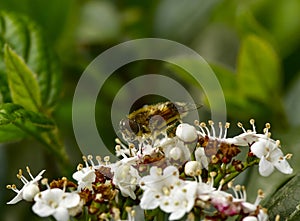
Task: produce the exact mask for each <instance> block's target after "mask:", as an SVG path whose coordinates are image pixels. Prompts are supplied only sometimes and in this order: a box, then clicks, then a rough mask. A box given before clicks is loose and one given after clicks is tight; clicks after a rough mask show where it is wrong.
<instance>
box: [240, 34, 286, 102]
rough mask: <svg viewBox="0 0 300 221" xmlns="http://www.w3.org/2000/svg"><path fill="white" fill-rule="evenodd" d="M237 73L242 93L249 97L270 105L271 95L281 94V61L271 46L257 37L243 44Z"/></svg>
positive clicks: (246, 40)
mask: <svg viewBox="0 0 300 221" xmlns="http://www.w3.org/2000/svg"><path fill="white" fill-rule="evenodd" d="M237 73H238V76H237V77H238V82H239V84H240V88H241V92H242V93H243V94H244V95H245V96H247V97H250V98H254V99H257V100H260V101H264V102H266V103H270V100H271V99H270V95H272V97H273V98H276V97H278V95H279V94H280V91H279V90H280V87H281V84H280V82H281V78H280V74H281V73H280V63H279V59H278V57H277V55H276V53H275V51H274V50H273V48H272V47H271V45H269V43H268V42H266V41H264V40H263V39H261V38H259V37H257V36H255V35H249V36H248V37H246V38H245V39H244V40H243V42H242V45H241V49H240V53H239V57H238V67H237ZM271 103H272V102H271Z"/></svg>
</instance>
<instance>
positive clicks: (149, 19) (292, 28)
mask: <svg viewBox="0 0 300 221" xmlns="http://www.w3.org/2000/svg"><path fill="white" fill-rule="evenodd" d="M0 10H4V11H10V12H15V13H18V14H24V15H26V16H28V17H29V18H31V19H32V20H33V21H35V22H36V23H37V24H38V25H39V26H40V27H41V28H42V31H43V33H44V35H45V37H46V39H47V42H46V43H47V46H48V47H49V48H52V49H54V50H55V52H56V54H57V56H58V58H59V61H60V63H61V66H62V72H63V76H62V77H63V87H62V91H61V100H59V101H58V102H57V104H58V105H57V108H56V111H55V118H56V120H57V122H58V125H59V128H60V130H61V134H62V135H61V136H62V139H63V140H64V142H65V144H66V146H67V149H68V150H67V151H68V154H69V155H70V159H71V163H72V164H73V165H74V170H75V168H76V166H77V164H78V163H80V162H81V155H80V151H79V149H78V147H77V144H76V142H75V140H74V135H73V129H72V122H71V120H72V115H71V111H72V110H71V107H72V96H73V93H74V90H75V87H76V84H77V81H78V79H79V78H80V76H81V74H82V72H83V71H84V69H85V68H86V67H87V65H88V64H89V63H90V62H91V61H92V60H93V59H94V58H95V57H96V56H97V55H99V54H100V53H101V52H103V51H104V50H106V49H108V48H110V47H112V46H114V45H116V44H118V43H121V42H124V41H127V40H132V39H136V38H144V37H155V38H166V39H170V40H174V41H177V42H180V43H182V44H184V45H186V46H188V47H190V48H192V49H194V50H195V51H197V52H198V53H199V54H200V55H201V56H202V57H203V58H204V59H205V60H206V61H207V62H208V63H209V64H210V65H211V67H212V68H213V70H214V71H215V73H216V75H217V76H218V78H219V81H220V83H221V85H222V88H223V91H224V94H225V98H226V103H227V113H228V121H229V122H231V123H232V128H231V130H230V134H237V133H238V132H239V130H238V129H237V127H236V126H235V124H236V123H237V122H238V121H241V122H244V123H245V125H246V126H248V125H249V124H248V121H249V119H250V118H255V119H256V122H257V127H258V130H259V131H261V130H262V129H263V127H264V124H265V123H266V122H270V123H271V125H272V129H271V131H272V136H273V138H274V139H281V142H282V148H283V149H284V153H287V152H291V153H293V154H294V157H293V158H292V160H291V164H292V166H293V167H294V168H295V171H298V169H299V167H300V165H299V163H298V164H297V162H299V160H300V153H299V148H300V136H299V134H300V114H299V113H300V99H299V96H300V13H299V11H300V1H299V0H289V1H284V0H248V1H238V0H197V1H196V0H195V1H181V0H162V1H158V0H154V1H139V0H128V1H122V0H109V1H100V0H99V1H96V0H93V1H89V0H81V1H80V0H51V1H41V0H23V1H19V0H1V1H0ZM168 72H172V73H173V72H174V73H175V74H176V76H177V77H178V79H179V81H180V82H181V83H182V84H184V85H186V86H187V87H189V86H190V90H194V91H195V90H197V89H195V88H194V87H193V86H192V85H193V82H191V80H190V79H187V78H185V77H184V76H185V75H184V74H182V73H181V72H180V70H177V69H176V68H172V67H170V66H168V65H165V64H162V63H157V62H154V61H148V62H137V63H135V64H130V65H127V66H126V67H124V68H121V69H120V70H119V73H122V74H121V75H120V74H119V75H114V76H113V77H112V78H111V79H110V80H109V82H107V84H106V86H105V87H104V88H103V90H102V91H101V93H102V94H101V96H103V98H104V99H103V100H104V101H103V103H101V104H99V105H102V106H101V107H102V108H101V110H102V112H99V113H98V114H97V118H98V122H99V124H98V127H99V131H100V132H101V135H102V136H103V137H104V140H105V142H106V143H107V145H110V146H112V147H113V146H114V138H115V136H116V135H115V134H114V132H113V130H112V126H111V125H109V123H107V122H105V121H104V120H105V119H109V116H110V112H109V108H110V105H111V102H112V100H113V97H114V95H115V93H116V92H117V90H118V89H119V88H120V87H121V86H122V85H123V84H125V83H126V82H127V81H128V80H129V79H132V78H134V77H135V76H138V75H139V74H141V73H142V74H146V73H168ZM199 90H200V89H199ZM199 96H200V93H199ZM199 100H201V99H200V98H199ZM150 102H151V101H150ZM203 102H204V103H205V101H203ZM103 107H106V108H103ZM101 110H100V111H101ZM106 116H108V118H107V117H106ZM201 120H208V119H206V118H203V119H201ZM0 163H1V166H0V189H1V191H0V201H1V207H0V210H1V211H0V214H1V215H0V220H4V221H15V220H43V219H41V218H38V217H36V216H35V215H33V214H32V212H31V208H30V207H31V206H30V204H28V203H26V202H20V203H18V204H17V205H13V206H8V205H6V204H5V202H7V201H9V200H10V199H11V198H12V197H14V193H13V192H12V191H9V190H6V189H5V186H6V184H10V183H16V184H17V186H20V185H19V184H20V183H19V180H17V179H16V177H15V174H16V173H17V171H18V169H19V168H23V169H25V166H26V165H29V166H30V167H31V170H32V172H33V173H34V174H37V173H38V172H39V171H40V170H42V169H46V170H47V172H46V176H47V177H49V179H52V178H57V177H61V176H63V175H64V174H62V173H61V172H60V171H59V170H58V169H57V168H58V167H57V166H56V164H57V162H56V161H55V159H54V158H53V156H51V155H50V154H49V153H48V152H47V151H45V150H44V149H43V148H42V147H41V145H40V144H39V143H37V142H35V141H33V140H31V139H26V140H24V141H20V142H18V143H8V144H1V148H0ZM256 169H257V168H256ZM286 178H287V176H282V175H280V174H278V173H274V174H273V175H272V176H271V177H268V178H262V177H260V176H258V175H257V172H256V170H253V171H252V173H251V174H249V176H247V179H243V181H244V182H247V186H248V193H249V194H248V195H249V198H250V200H251V199H252V200H253V199H254V198H255V196H256V191H257V189H258V188H262V189H264V190H265V192H266V194H268V193H271V192H272V191H274V190H275V189H276V188H277V187H278V186H279V185H280V183H281V182H282V181H283V180H285V179H286ZM45 220H46V219H45Z"/></svg>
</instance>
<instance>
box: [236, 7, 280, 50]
mask: <svg viewBox="0 0 300 221" xmlns="http://www.w3.org/2000/svg"><path fill="white" fill-rule="evenodd" d="M235 21H236V26H237V29H238V30H239V32H240V33H241V35H242V36H247V35H249V34H254V35H257V36H259V37H260V38H261V39H264V40H265V41H267V42H268V43H269V44H270V43H271V44H272V46H277V43H276V41H275V39H274V37H273V36H272V35H271V34H270V33H269V32H268V31H267V30H266V29H265V28H264V27H263V26H262V25H261V24H260V23H259V22H258V21H257V20H256V18H255V17H254V16H253V14H252V12H251V11H250V10H249V9H248V8H247V9H245V10H241V11H239V12H238V13H237V18H236V20H235Z"/></svg>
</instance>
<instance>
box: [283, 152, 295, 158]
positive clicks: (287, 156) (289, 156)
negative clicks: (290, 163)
mask: <svg viewBox="0 0 300 221" xmlns="http://www.w3.org/2000/svg"><path fill="white" fill-rule="evenodd" d="M292 156H293V154H291V153H288V154H287V155H285V157H284V158H285V159H287V160H289V159H291V158H292Z"/></svg>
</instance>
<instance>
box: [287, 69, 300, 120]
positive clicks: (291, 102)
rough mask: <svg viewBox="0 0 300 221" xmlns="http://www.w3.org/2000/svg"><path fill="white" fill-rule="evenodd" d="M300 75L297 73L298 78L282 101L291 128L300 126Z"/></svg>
mask: <svg viewBox="0 0 300 221" xmlns="http://www.w3.org/2000/svg"><path fill="white" fill-rule="evenodd" d="M299 94H300V73H298V78H297V79H296V80H294V81H293V84H292V86H291V87H290V89H289V91H288V92H287V94H286V96H285V99H284V104H285V105H284V107H285V111H286V114H287V118H288V120H289V123H290V124H291V125H293V126H300V115H299V113H300V102H299Z"/></svg>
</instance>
